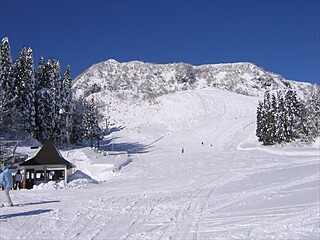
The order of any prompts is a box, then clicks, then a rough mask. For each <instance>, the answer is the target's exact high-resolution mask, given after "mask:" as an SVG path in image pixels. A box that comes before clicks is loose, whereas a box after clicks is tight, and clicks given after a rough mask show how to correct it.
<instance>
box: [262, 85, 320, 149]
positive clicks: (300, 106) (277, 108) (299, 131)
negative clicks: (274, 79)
mask: <svg viewBox="0 0 320 240" xmlns="http://www.w3.org/2000/svg"><path fill="white" fill-rule="evenodd" d="M319 96H320V95H319V89H318V88H317V87H315V91H314V93H312V94H311V97H310V99H308V100H306V101H305V102H304V101H302V100H299V98H298V96H297V93H296V92H295V91H293V90H288V91H286V92H283V91H277V92H276V93H272V94H271V93H270V92H269V91H267V92H265V94H264V99H263V101H260V102H259V104H258V108H257V129H256V136H257V137H258V140H259V141H260V142H262V143H263V144H264V145H273V144H280V143H285V142H292V141H294V140H297V139H302V140H304V141H307V142H309V143H310V142H312V141H313V140H314V139H315V138H316V137H318V136H319V120H320V119H319V114H320V111H319V108H320V97H319Z"/></svg>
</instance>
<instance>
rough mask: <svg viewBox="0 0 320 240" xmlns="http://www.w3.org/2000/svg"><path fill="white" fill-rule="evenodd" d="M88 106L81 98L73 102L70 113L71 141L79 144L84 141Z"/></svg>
mask: <svg viewBox="0 0 320 240" xmlns="http://www.w3.org/2000/svg"><path fill="white" fill-rule="evenodd" d="M87 107H88V104H86V101H85V99H84V98H83V97H81V98H79V99H75V100H74V109H73V112H72V126H71V141H72V142H73V143H76V144H81V143H82V142H83V140H84V132H85V129H84V128H85V123H84V121H85V117H84V115H85V114H86V113H87V112H88V109H87Z"/></svg>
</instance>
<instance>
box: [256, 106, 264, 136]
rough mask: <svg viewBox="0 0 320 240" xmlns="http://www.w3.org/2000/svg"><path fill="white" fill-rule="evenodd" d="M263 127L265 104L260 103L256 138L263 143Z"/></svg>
mask: <svg viewBox="0 0 320 240" xmlns="http://www.w3.org/2000/svg"><path fill="white" fill-rule="evenodd" d="M263 126H264V117H263V102H262V101H259V104H258V108H257V129H256V136H257V137H258V141H260V142H262V141H263V133H262V131H263Z"/></svg>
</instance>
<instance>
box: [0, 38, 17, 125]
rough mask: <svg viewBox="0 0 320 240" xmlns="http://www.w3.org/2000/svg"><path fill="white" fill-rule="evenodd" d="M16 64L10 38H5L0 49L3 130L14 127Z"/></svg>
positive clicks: (15, 112)
mask: <svg viewBox="0 0 320 240" xmlns="http://www.w3.org/2000/svg"><path fill="white" fill-rule="evenodd" d="M13 69H14V64H13V61H12V55H11V49H10V43H9V39H8V38H7V37H5V38H3V39H2V41H1V51H0V83H1V89H2V90H1V91H2V99H1V104H2V108H1V121H2V122H1V128H2V129H3V130H8V129H13V128H14V124H15V117H16V116H15V115H16V114H17V111H16V108H15V106H16V104H15V98H16V95H17V93H16V91H15V90H16V87H15V81H14V76H13Z"/></svg>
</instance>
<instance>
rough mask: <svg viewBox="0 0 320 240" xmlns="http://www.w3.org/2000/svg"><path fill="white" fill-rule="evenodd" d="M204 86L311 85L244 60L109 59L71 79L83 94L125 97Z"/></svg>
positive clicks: (256, 91)
mask: <svg viewBox="0 0 320 240" xmlns="http://www.w3.org/2000/svg"><path fill="white" fill-rule="evenodd" d="M204 87H216V88H219V89H225V90H230V91H232V92H236V93H240V94H244V95H249V96H257V95H260V94H261V93H262V92H264V91H265V90H275V89H289V88H291V89H294V90H297V91H302V92H307V91H309V88H310V87H311V84H308V83H301V82H295V81H290V80H286V79H284V78H283V77H282V76H281V75H279V74H275V73H272V72H268V71H266V70H264V69H263V68H261V67H258V66H256V65H255V64H253V63H246V62H244V63H227V64H209V65H201V66H192V65H190V64H187V63H172V64H154V63H144V62H139V61H132V62H126V63H119V62H117V61H115V60H108V61H105V62H101V63H97V64H95V65H93V66H91V67H90V68H89V69H87V70H86V71H84V72H83V73H82V74H81V75H79V76H78V77H76V78H75V80H74V88H75V89H76V90H77V92H78V93H79V94H83V95H84V96H88V95H90V94H93V93H97V92H108V91H118V95H119V93H120V92H121V95H122V96H125V97H124V98H128V95H130V96H131V97H133V98H135V99H137V98H141V99H147V100H151V101H152V100H154V99H155V98H156V97H158V96H160V95H164V94H167V93H172V92H176V91H178V90H188V89H201V88H204ZM124 92H125V93H124ZM104 95H105V94H104Z"/></svg>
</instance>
